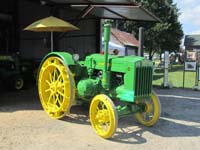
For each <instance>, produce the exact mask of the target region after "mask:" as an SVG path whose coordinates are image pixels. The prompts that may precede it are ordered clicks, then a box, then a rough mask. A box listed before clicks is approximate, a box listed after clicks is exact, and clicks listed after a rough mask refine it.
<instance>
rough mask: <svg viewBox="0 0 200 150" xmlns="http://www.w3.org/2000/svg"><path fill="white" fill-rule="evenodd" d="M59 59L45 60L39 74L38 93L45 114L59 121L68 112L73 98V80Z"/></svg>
mask: <svg viewBox="0 0 200 150" xmlns="http://www.w3.org/2000/svg"><path fill="white" fill-rule="evenodd" d="M72 78H73V77H72V75H71V72H70V70H69V68H68V67H67V66H66V65H65V64H64V63H63V61H62V60H61V59H60V58H59V57H49V58H47V59H46V60H45V61H44V62H43V64H42V66H41V68H40V72H39V80H38V91H39V97H40V101H41V104H42V106H43V108H44V110H45V112H46V113H47V114H48V115H49V116H50V117H52V118H56V119H60V118H62V117H64V116H65V114H66V113H67V112H69V110H70V107H71V102H72V101H73V98H74V93H73V92H74V90H73V89H74V83H73V82H74V80H73V79H72Z"/></svg>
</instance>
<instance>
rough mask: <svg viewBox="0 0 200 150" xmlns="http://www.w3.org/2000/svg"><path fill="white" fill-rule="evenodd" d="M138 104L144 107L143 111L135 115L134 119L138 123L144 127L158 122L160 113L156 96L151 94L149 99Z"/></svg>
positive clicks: (153, 93)
mask: <svg viewBox="0 0 200 150" xmlns="http://www.w3.org/2000/svg"><path fill="white" fill-rule="evenodd" d="M140 103H141V106H144V111H143V112H138V113H136V114H135V118H136V119H137V121H138V122H140V123H141V124H143V125H145V126H152V125H154V124H155V123H156V122H157V121H158V119H159V117H160V113H161V105H160V100H159V98H158V97H157V96H156V93H155V92H152V95H151V97H150V98H149V99H145V100H144V101H141V102H140ZM140 103H139V105H140Z"/></svg>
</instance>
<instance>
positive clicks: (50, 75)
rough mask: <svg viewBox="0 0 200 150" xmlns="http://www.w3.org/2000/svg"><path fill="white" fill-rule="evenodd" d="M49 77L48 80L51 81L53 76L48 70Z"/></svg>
mask: <svg viewBox="0 0 200 150" xmlns="http://www.w3.org/2000/svg"><path fill="white" fill-rule="evenodd" d="M49 79H50V82H53V78H52V73H51V72H49Z"/></svg>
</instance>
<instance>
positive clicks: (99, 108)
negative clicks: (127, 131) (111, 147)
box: [90, 94, 118, 138]
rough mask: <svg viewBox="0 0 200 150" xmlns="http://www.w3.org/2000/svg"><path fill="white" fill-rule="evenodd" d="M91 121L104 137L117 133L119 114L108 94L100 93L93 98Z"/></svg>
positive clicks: (97, 131) (96, 130) (98, 132)
mask: <svg viewBox="0 0 200 150" xmlns="http://www.w3.org/2000/svg"><path fill="white" fill-rule="evenodd" d="M90 122H91V124H92V127H93V129H94V130H95V132H96V133H97V134H98V135H99V136H101V137H103V138H110V137H111V136H112V135H113V134H114V133H115V131H116V128H117V125H118V115H117V111H116V109H115V105H114V104H113V102H112V100H111V99H110V98H109V97H108V96H106V95H104V94H100V95H97V96H95V97H94V98H93V100H92V102H91V104H90Z"/></svg>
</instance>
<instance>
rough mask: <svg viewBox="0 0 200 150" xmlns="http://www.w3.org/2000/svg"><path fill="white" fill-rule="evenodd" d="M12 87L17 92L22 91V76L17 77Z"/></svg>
mask: <svg viewBox="0 0 200 150" xmlns="http://www.w3.org/2000/svg"><path fill="white" fill-rule="evenodd" d="M12 86H13V88H14V89H15V90H21V89H22V88H23V87H24V79H23V78H22V77H21V76H16V77H15V78H14V79H13V85H12Z"/></svg>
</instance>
